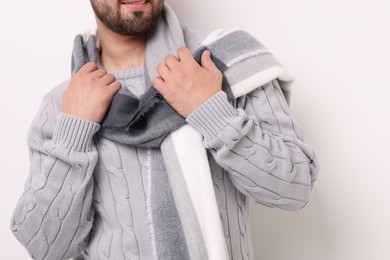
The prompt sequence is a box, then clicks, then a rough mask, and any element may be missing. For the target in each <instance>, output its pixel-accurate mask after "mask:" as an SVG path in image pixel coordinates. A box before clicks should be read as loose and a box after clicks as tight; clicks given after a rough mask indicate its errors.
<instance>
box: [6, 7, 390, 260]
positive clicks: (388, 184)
mask: <svg viewBox="0 0 390 260" xmlns="http://www.w3.org/2000/svg"><path fill="white" fill-rule="evenodd" d="M169 2H170V3H171V5H172V7H173V8H174V9H175V10H176V11H177V13H178V16H179V17H180V18H181V21H182V23H184V24H187V25H190V26H191V27H193V28H196V29H201V30H206V31H210V30H212V29H216V28H230V27H233V26H239V27H241V28H243V29H245V30H248V31H249V32H251V33H252V34H254V35H255V36H256V37H257V38H258V39H259V40H260V41H262V42H263V43H264V44H265V45H266V46H267V47H268V48H269V49H270V50H271V51H272V52H273V53H274V55H275V56H276V57H277V59H278V60H279V61H280V62H281V63H282V64H284V65H285V67H287V68H288V70H289V71H290V72H291V73H292V74H293V75H294V76H295V78H296V83H295V88H294V91H293V96H292V104H291V109H292V112H293V114H294V115H295V117H296V118H297V119H298V121H299V122H300V123H301V125H302V126H303V128H304V130H305V133H306V138H307V140H308V142H309V143H310V144H311V145H312V147H313V148H314V149H315V151H316V153H317V156H318V158H319V159H320V162H321V172H320V176H319V179H318V181H317V183H316V186H315V189H314V192H313V197H312V200H311V202H310V203H309V205H308V206H307V207H306V208H305V209H303V210H302V211H299V212H293V213H291V212H284V211H281V210H276V209H269V208H265V207H263V206H258V205H252V208H251V220H252V233H253V234H252V236H253V239H254V240H253V244H254V249H255V254H256V259H265V260H371V259H373V260H389V259H390V246H389V243H390V169H389V166H388V164H389V163H390V151H389V148H390V134H389V133H390V115H389V114H390V71H389V70H390V66H389V61H390V50H389V46H390V16H389V12H390V4H389V2H388V0H371V1H368V0H367V1H360V0H354V1H353V0H344V1H342V0H339V1H336V0H326V1H318V0H317V1H316V0H294V1H291V0H272V1H271V0H268V1H266V0H236V1H233V0H212V1H210V0H197V1H186V0H171V1H169ZM92 22H93V15H92V11H91V9H90V7H89V1H86V0H84V1H80V0H67V1H53V0H51V1H49V0H40V1H27V0H19V1H3V2H2V5H1V8H0V35H1V38H0V75H1V77H0V86H1V87H0V89H1V94H0V113H1V114H0V120H1V127H0V138H1V145H2V147H1V150H0V153H1V154H0V160H1V173H0V174H1V179H0V192H1V194H0V200H1V201H0V206H1V211H0V214H1V215H0V241H1V244H0V256H1V258H2V259H18V260H19V259H20V260H23V259H29V257H28V255H27V253H26V251H25V250H24V249H23V247H22V246H20V245H19V243H18V242H17V240H16V239H15V238H14V237H13V236H12V235H11V231H9V222H10V218H11V214H12V211H13V209H14V207H15V205H16V202H17V199H18V197H19V196H20V195H21V192H22V189H23V185H24V181H25V179H26V177H27V171H28V152H27V145H26V132H27V129H28V126H29V124H30V122H31V119H32V118H33V116H34V114H35V112H36V111H37V109H38V106H39V104H40V102H41V99H42V97H43V95H44V93H46V92H47V91H49V90H50V89H51V88H52V87H53V86H54V85H56V84H58V83H60V82H61V81H63V80H65V79H66V78H67V77H68V76H69V74H70V53H71V47H72V41H73V37H74V35H75V34H76V33H78V32H80V31H83V30H85V29H87V28H89V27H90V25H91V24H92Z"/></svg>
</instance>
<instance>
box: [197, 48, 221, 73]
mask: <svg viewBox="0 0 390 260" xmlns="http://www.w3.org/2000/svg"><path fill="white" fill-rule="evenodd" d="M200 63H201V65H202V67H203V68H205V69H206V70H208V71H215V70H218V68H217V66H216V65H215V63H214V62H213V60H212V59H211V53H210V51H209V50H205V51H204V52H203V53H202V57H201V60H200Z"/></svg>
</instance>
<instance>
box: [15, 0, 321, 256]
mask: <svg viewBox="0 0 390 260" xmlns="http://www.w3.org/2000/svg"><path fill="white" fill-rule="evenodd" d="M91 4H92V8H93V10H94V12H95V15H96V21H97V30H96V33H91V34H88V35H79V36H78V37H76V40H75V45H74V51H73V60H72V65H73V68H72V69H73V76H72V78H71V79H70V80H69V81H66V82H64V83H62V84H61V85H59V86H57V87H56V88H54V89H53V91H51V92H50V93H48V94H47V95H46V97H45V98H44V100H43V103H42V106H41V108H40V110H39V112H38V114H37V116H36V118H35V119H34V121H33V123H32V126H31V129H30V132H29V139H28V143H29V147H30V149H31V168H30V175H29V179H28V181H27V183H26V188H25V191H24V193H23V196H22V197H21V199H20V201H19V203H18V206H17V208H16V210H15V212H14V215H13V219H12V224H11V229H12V231H13V232H14V234H15V236H16V237H17V238H18V239H19V241H20V242H21V243H22V244H23V245H24V246H25V247H26V248H27V250H28V251H29V253H30V254H31V256H32V257H33V258H34V259H55V260H58V259H69V258H76V257H77V258H78V259H115V260H119V259H140V260H145V259H181V260H182V259H253V254H252V251H251V242H250V233H249V223H248V200H247V198H248V197H251V198H253V199H255V200H256V201H257V202H259V203H262V204H264V205H267V206H271V207H279V208H283V209H287V210H297V209H300V208H302V207H304V206H305V205H306V203H307V202H308V200H309V196H310V192H311V187H312V184H313V183H314V181H315V179H316V176H317V171H318V165H317V160H316V158H315V155H314V153H313V151H312V150H311V149H310V147H309V146H308V145H307V144H305V143H304V142H303V135H302V132H301V129H300V127H299V126H298V124H297V123H296V122H295V120H294V119H293V118H292V116H291V115H290V114H289V112H288V108H287V103H286V100H285V96H284V89H283V87H281V85H280V84H281V83H282V80H281V79H282V77H281V75H276V76H278V77H273V78H272V77H271V78H270V80H269V81H267V80H265V81H264V78H267V79H268V78H269V77H264V75H270V73H271V72H275V71H276V70H275V68H277V66H276V67H275V66H273V65H272V66H271V65H269V64H276V63H275V62H274V61H273V59H272V56H271V55H270V54H269V53H268V52H266V51H265V50H264V49H262V47H261V45H260V44H259V43H257V42H255V40H253V39H251V38H250V37H249V36H247V35H246V34H245V33H242V32H235V31H233V32H229V33H222V34H221V33H219V34H218V35H217V36H216V34H215V35H214V36H213V35H212V36H210V35H208V36H207V38H206V35H204V34H203V33H199V32H193V31H191V30H189V29H187V28H185V27H181V26H180V25H179V24H178V21H177V20H176V17H175V16H174V14H173V12H172V10H171V9H170V8H169V7H168V6H166V5H164V1H163V0H147V1H140V0H123V1H119V0H91ZM231 34H233V35H234V37H230V38H229V36H231ZM213 37H214V38H213ZM237 37H249V38H248V42H249V43H251V42H253V44H247V45H245V44H233V43H234V42H235V39H236V38H237ZM205 38H206V39H205ZM226 39H228V40H226ZM226 41H227V42H226ZM240 41H241V40H240ZM202 46H203V47H202ZM205 46H206V47H207V48H206V47H205ZM232 46H233V47H232ZM255 47H256V49H255V50H252V49H254V48H255ZM225 48H227V49H225ZM240 48H242V49H240ZM246 50H248V52H243V51H246ZM176 52H177V56H176ZM235 55H236V56H235ZM212 57H213V59H212ZM252 58H253V59H252ZM252 60H253V62H259V64H260V65H259V66H260V67H261V66H264V68H261V69H259V68H257V67H256V66H248V65H245V64H247V63H248V62H252ZM264 60H266V61H267V62H264ZM226 61H227V62H226ZM256 64H257V63H256ZM217 65H219V66H217ZM252 70H253V71H254V74H253V75H252V74H250V71H252ZM237 71H239V73H238V72H237ZM222 72H223V73H222ZM265 72H267V73H268V74H267V73H265ZM246 74H248V75H250V76H251V77H248V78H245V77H246V76H247V75H246ZM271 74H272V73H271ZM273 75H274V74H273ZM279 76H280V77H279ZM254 79H256V80H254ZM260 79H261V80H260ZM232 82H236V83H237V84H232ZM248 82H255V83H256V84H257V83H259V82H263V83H264V84H258V85H256V87H255V88H250V89H249V90H247V91H246V92H245V91H244V92H243V91H242V86H243V85H245V86H248V85H250V84H249V83H248ZM243 83H245V84H243ZM252 85H253V84H252ZM223 86H225V87H224V89H223V91H222V88H223ZM237 86H238V87H237ZM240 86H241V87H240ZM238 93H241V94H238ZM184 119H185V121H184ZM187 124H188V125H190V126H191V127H190V128H191V129H195V130H196V131H195V132H196V134H199V136H200V137H202V139H201V140H202V141H203V146H204V147H205V148H206V149H207V158H206V161H207V162H204V163H205V165H207V167H206V168H202V169H201V170H199V169H198V168H196V167H197V166H198V164H199V162H198V161H200V163H203V162H202V161H201V160H198V159H199V158H200V157H201V156H202V155H201V153H200V154H199V157H198V156H197V155H196V151H195V150H196V149H195V146H192V145H190V144H191V143H194V142H193V141H194V140H192V138H188V136H191V135H184V136H185V138H184V139H182V140H183V142H176V141H175V140H180V137H178V134H177V133H181V132H180V131H181V129H184V130H183V131H182V132H184V133H190V132H191V131H192V130H190V131H189V132H188V127H189V126H188V125H187ZM183 125H184V126H183ZM186 131H187V132H186ZM193 136H196V135H193ZM175 138H179V139H175ZM175 142H176V143H175ZM183 144H184V145H185V146H184V149H182V150H179V149H176V150H175V149H173V150H171V149H170V148H172V147H176V148H177V146H180V145H183ZM187 144H188V146H187ZM185 153H187V154H189V156H190V158H189V159H187V162H186V163H183V160H185V159H183V154H185ZM191 156H192V158H191ZM176 159H177V160H176ZM193 160H194V161H197V162H196V163H195V164H193V165H192V166H190V167H188V165H190V164H191V161H193ZM194 167H195V168H196V170H195V172H194V173H193V174H192V175H191V174H190V175H188V174H187V175H186V174H185V172H186V171H187V170H188V169H186V168H191V169H189V170H190V171H191V170H193V169H192V168H194ZM203 172H206V174H205V175H202V174H203ZM207 173H208V174H207ZM183 176H184V177H183ZM198 176H206V178H205V179H202V182H201V183H202V186H201V187H199V186H196V185H197V184H198V180H199V179H198V180H196V178H197V177H198ZM210 176H211V178H212V179H211V178H210ZM207 177H209V178H210V180H212V183H211V182H210V183H211V185H208V182H207ZM191 178H195V181H194V179H192V181H191ZM202 178H203V177H202ZM193 185H195V186H193ZM193 187H198V188H195V189H194V188H193ZM210 190H212V192H211V193H207V192H209V191H210ZM205 194H207V196H205ZM197 196H198V197H197ZM202 196H203V197H205V198H202ZM199 201H200V202H199ZM214 202H215V203H214ZM213 210H216V211H215V212H217V214H214V215H213V213H212V212H213ZM210 212H211V214H209V213H210ZM210 223H216V224H212V225H210ZM219 235H221V236H219Z"/></svg>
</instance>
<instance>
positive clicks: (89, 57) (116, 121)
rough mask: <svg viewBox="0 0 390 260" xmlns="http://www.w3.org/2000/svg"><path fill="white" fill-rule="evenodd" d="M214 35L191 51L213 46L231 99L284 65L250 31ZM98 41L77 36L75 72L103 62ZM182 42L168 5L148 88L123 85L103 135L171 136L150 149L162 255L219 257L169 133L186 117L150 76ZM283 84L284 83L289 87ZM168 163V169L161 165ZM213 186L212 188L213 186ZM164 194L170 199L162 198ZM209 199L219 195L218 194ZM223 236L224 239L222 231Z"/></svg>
mask: <svg viewBox="0 0 390 260" xmlns="http://www.w3.org/2000/svg"><path fill="white" fill-rule="evenodd" d="M208 38H209V37H208ZM210 38H212V40H211V41H209V42H207V39H206V41H205V42H204V43H203V45H202V46H200V47H199V48H198V49H197V50H196V51H195V52H193V56H194V58H195V60H197V61H198V62H199V61H200V57H201V55H202V53H203V51H204V50H206V49H208V50H210V52H211V54H212V59H213V61H214V63H215V64H216V65H217V67H218V68H219V69H220V70H221V71H222V72H223V75H224V78H223V86H222V89H223V90H224V91H225V92H226V93H227V95H228V99H229V101H232V102H233V101H234V99H235V98H237V97H238V96H241V95H244V94H246V93H248V92H249V91H251V90H253V89H254V88H256V87H259V86H260V85H259V83H260V82H262V81H264V75H265V78H267V82H268V81H270V80H273V79H275V78H277V77H279V76H280V73H279V71H277V70H276V72H275V68H276V69H278V68H280V65H279V63H278V62H277V61H276V60H275V59H274V58H273V56H272V55H271V54H270V53H269V52H268V50H266V48H265V47H264V46H263V45H262V44H261V43H259V42H258V41H257V40H256V39H255V38H254V37H252V36H251V35H250V34H248V33H246V32H244V31H241V30H233V31H231V32H230V33H226V34H223V33H222V34H220V35H217V34H216V35H214V37H210ZM96 42H97V39H96V36H95V35H93V34H90V35H87V36H86V35H78V36H76V38H75V41H74V49H73V56H72V73H73V74H74V73H76V72H77V71H78V70H79V69H80V68H81V67H82V66H83V65H84V64H85V63H87V62H89V61H93V62H96V63H98V64H100V61H99V50H98V48H97V46H96ZM184 46H186V44H185V40H184V36H183V28H182V27H181V25H180V24H179V22H178V20H177V18H176V16H175V15H174V13H173V11H172V10H171V9H170V8H169V7H168V6H165V8H164V10H163V12H162V14H161V16H160V17H159V20H158V21H157V23H156V26H155V28H154V29H153V30H152V31H151V32H150V33H149V36H148V41H147V48H146V55H145V64H144V66H145V70H144V71H145V85H146V86H150V87H149V88H148V89H147V91H146V92H145V93H144V94H143V95H142V96H140V98H137V97H136V96H135V95H133V94H132V93H131V92H130V91H129V90H128V89H127V88H126V87H122V88H121V90H120V91H119V92H118V93H117V94H116V95H115V96H114V98H113V101H112V104H111V106H110V108H109V110H108V112H107V115H106V117H105V118H104V120H103V122H102V127H101V130H100V135H101V136H103V137H105V138H107V139H110V140H112V141H115V142H119V143H124V144H128V145H136V146H145V147H152V148H156V147H160V146H161V145H162V143H163V142H164V140H166V139H167V140H168V141H167V142H165V143H167V144H165V145H164V147H162V148H163V149H162V152H163V157H162V156H161V155H159V153H154V152H152V157H153V158H152V180H151V182H152V191H151V200H152V205H151V208H152V215H153V220H154V226H155V234H156V253H157V257H158V259H164V260H165V259H167V260H168V259H169V260H172V259H178V260H186V259H199V260H205V259H209V258H213V260H218V259H227V257H226V255H225V256H223V257H217V258H215V257H214V255H215V254H211V253H210V252H209V251H210V249H209V248H210V246H209V245H208V244H210V242H208V241H207V239H206V241H205V240H204V239H203V235H204V234H202V232H203V231H204V230H203V231H202V230H201V227H200V225H201V224H199V223H201V222H202V221H200V220H199V219H197V217H196V214H195V212H196V209H195V208H194V206H193V205H192V203H191V201H192V199H191V194H189V192H188V190H187V187H186V183H185V180H184V179H185V177H184V178H183V176H184V175H183V176H182V174H181V172H180V169H179V168H180V167H178V165H179V164H175V163H176V161H175V153H174V149H171V147H173V145H170V143H172V142H171V138H166V137H167V136H169V134H170V133H171V132H172V131H174V130H176V129H178V128H180V127H181V126H183V125H185V119H184V118H183V117H182V116H180V115H179V114H178V113H177V112H176V111H175V110H174V109H173V108H172V107H171V106H170V105H169V104H168V103H167V102H166V101H165V100H164V99H163V98H162V96H161V95H160V94H159V93H158V92H156V90H155V89H154V88H153V87H152V84H151V79H153V78H154V77H155V76H157V75H156V73H157V72H156V69H155V68H156V66H157V65H158V64H159V63H161V62H163V61H164V58H165V56H166V55H167V54H176V52H177V49H178V48H179V47H184ZM262 72H265V73H262ZM272 73H273V74H272ZM263 83H266V82H263ZM281 85H282V88H283V86H287V85H284V84H281ZM283 92H284V94H285V97H286V99H287V100H288V97H289V89H288V88H283ZM189 149H190V148H189ZM172 151H173V152H172ZM164 152H165V154H164ZM166 158H169V159H166ZM178 163H179V162H178ZM164 164H165V165H167V168H168V170H167V169H165V167H161V165H162V166H164ZM210 179H211V178H210ZM187 184H188V183H187ZM202 188H204V187H202ZM210 189H211V190H212V187H211V188H210ZM210 194H212V195H210V196H211V197H212V196H214V195H215V194H213V191H211V192H210ZM162 196H164V197H168V198H170V199H168V200H160V199H161V197H162ZM210 199H211V200H212V199H214V200H215V197H214V198H210ZM162 201H163V202H165V204H164V205H161V202H162ZM167 201H168V202H169V203H167ZM215 205H216V204H215ZM215 208H217V206H215ZM213 210H218V209H213ZM207 221H208V220H207ZM217 221H218V220H217ZM203 233H204V232H203ZM219 239H223V236H222V238H221V236H220V237H219ZM219 242H222V241H219ZM223 243H224V241H223ZM223 243H222V244H223ZM214 251H218V250H214ZM210 256H213V257H210Z"/></svg>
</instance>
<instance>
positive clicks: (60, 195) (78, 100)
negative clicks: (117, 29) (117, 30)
mask: <svg viewBox="0 0 390 260" xmlns="http://www.w3.org/2000/svg"><path fill="white" fill-rule="evenodd" d="M114 81H115V79H114V78H113V76H112V75H108V74H107V73H106V72H105V71H103V70H98V69H97V67H96V64H92V63H88V64H87V65H85V66H84V67H83V68H82V69H81V70H80V72H79V73H76V74H75V75H74V77H73V78H72V81H71V82H70V84H69V86H68V88H67V89H66V90H65V92H64V93H63V95H62V102H54V99H56V97H57V95H60V94H59V93H56V92H55V91H58V90H54V91H52V92H51V93H49V94H48V95H47V96H46V97H45V99H44V100H43V102H42V105H41V108H40V110H39V112H38V114H37V115H36V117H35V119H34V120H33V122H32V125H31V128H30V131H29V135H28V145H29V149H30V161H31V164H30V171H29V177H28V180H27V182H26V185H25V190H24V193H23V195H22V197H21V198H20V200H19V202H18V205H17V207H16V209H15V211H14V214H13V217H12V221H11V229H12V231H13V233H14V234H15V236H16V237H17V239H18V240H19V241H20V242H21V243H22V244H23V245H24V246H25V247H26V248H27V250H28V251H29V253H30V255H31V256H32V257H33V258H34V259H47V260H49V259H55V260H57V259H69V258H71V257H75V256H77V255H79V254H80V252H81V251H82V250H83V249H84V248H85V246H86V244H87V242H86V239H87V238H88V235H89V233H90V230H91V228H92V223H93V213H94V210H93V208H92V195H93V171H94V168H95V166H96V163H97V159H98V155H97V151H96V147H95V145H94V144H93V137H94V135H95V133H96V132H98V130H99V128H100V124H99V123H100V121H99V120H101V119H102V118H103V117H104V114H105V112H106V110H107V107H108V105H109V103H110V101H111V98H112V96H113V94H114V93H115V91H116V90H117V89H118V87H120V85H119V83H115V85H112V83H113V82H114ZM107 86H108V87H107ZM58 103H62V109H61V108H58V105H59V104H58ZM56 106H57V107H56ZM58 110H60V111H58ZM61 111H62V112H61ZM94 121H95V122H94Z"/></svg>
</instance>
